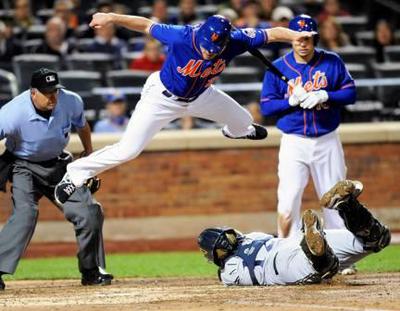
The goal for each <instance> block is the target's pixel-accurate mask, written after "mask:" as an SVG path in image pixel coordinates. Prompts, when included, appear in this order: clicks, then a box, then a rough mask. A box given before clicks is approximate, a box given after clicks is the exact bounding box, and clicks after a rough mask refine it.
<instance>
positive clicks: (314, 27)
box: [289, 14, 319, 45]
mask: <svg viewBox="0 0 400 311" xmlns="http://www.w3.org/2000/svg"><path fill="white" fill-rule="evenodd" d="M289 29H291V30H294V31H310V32H315V33H316V34H315V36H314V44H315V45H317V44H318V40H319V34H318V24H317V22H316V20H315V19H313V18H312V17H311V16H310V15H306V14H301V15H297V16H296V17H294V18H293V19H291V20H290V22H289Z"/></svg>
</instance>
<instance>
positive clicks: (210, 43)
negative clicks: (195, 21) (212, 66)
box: [196, 15, 232, 54]
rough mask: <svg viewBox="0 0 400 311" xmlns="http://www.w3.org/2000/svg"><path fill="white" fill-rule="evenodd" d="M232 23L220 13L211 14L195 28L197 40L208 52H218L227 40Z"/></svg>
mask: <svg viewBox="0 0 400 311" xmlns="http://www.w3.org/2000/svg"><path fill="white" fill-rule="evenodd" d="M231 29H232V25H231V22H230V21H229V20H228V19H227V18H226V17H224V16H222V15H212V16H210V17H209V18H207V20H206V21H205V22H204V23H203V24H202V25H201V26H200V28H199V29H198V30H197V34H196V37H197V42H198V44H199V46H201V47H203V48H204V49H205V50H207V51H208V52H210V53H215V54H219V53H221V51H222V50H223V48H224V47H225V46H226V45H227V43H228V41H229V36H230V33H231Z"/></svg>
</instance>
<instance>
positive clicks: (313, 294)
mask: <svg viewBox="0 0 400 311" xmlns="http://www.w3.org/2000/svg"><path fill="white" fill-rule="evenodd" d="M399 252H400V246H398V245H394V246H390V247H388V248H387V249H385V250H384V251H382V252H381V253H378V254H373V255H371V256H369V257H367V258H365V259H364V260H362V261H361V262H360V263H359V264H358V266H357V267H358V269H359V272H358V274H356V275H355V276H337V277H335V278H334V279H333V281H332V282H331V283H327V284H321V285H308V286H285V287H283V286H274V287H239V288H228V287H224V286H222V285H220V284H219V282H218V279H217V277H216V269H215V267H214V265H211V264H208V263H207V262H206V261H205V260H204V258H203V257H202V255H201V254H200V252H171V253H141V254H116V255H109V256H108V269H109V270H110V271H112V272H113V273H114V275H115V281H114V283H113V285H111V286H107V287H82V286H80V282H79V273H78V271H77V269H76V260H75V258H73V257H62V258H49V259H25V260H23V261H22V262H21V265H20V268H19V270H18V271H17V273H16V274H15V275H14V276H13V277H6V278H5V281H6V284H7V290H6V291H5V292H2V293H1V294H0V308H1V310H5V311H8V310H13V311H14V310H39V311H44V310H69V311H75V310H119V311H124V310H300V311H302V310H400V258H399V256H398V254H399ZM44 278H47V279H44Z"/></svg>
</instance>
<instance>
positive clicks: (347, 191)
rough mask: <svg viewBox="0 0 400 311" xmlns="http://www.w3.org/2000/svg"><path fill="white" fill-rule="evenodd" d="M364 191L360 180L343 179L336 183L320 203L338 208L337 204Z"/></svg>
mask: <svg viewBox="0 0 400 311" xmlns="http://www.w3.org/2000/svg"><path fill="white" fill-rule="evenodd" d="M362 191H363V184H362V183H361V182H360V181H358V180H342V181H339V182H337V183H336V185H334V186H333V187H332V188H331V189H330V190H329V191H328V192H326V193H325V194H324V195H323V196H322V198H321V200H320V201H319V203H320V205H321V206H322V207H325V208H329V209H336V208H337V206H338V205H339V204H340V203H342V202H344V201H347V200H349V199H350V198H351V197H353V198H357V197H358V196H359V195H360V194H361V192H362Z"/></svg>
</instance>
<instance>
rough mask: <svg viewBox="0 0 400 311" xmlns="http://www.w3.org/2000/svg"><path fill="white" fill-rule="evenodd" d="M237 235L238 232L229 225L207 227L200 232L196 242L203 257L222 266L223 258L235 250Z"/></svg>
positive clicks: (238, 235)
mask: <svg viewBox="0 0 400 311" xmlns="http://www.w3.org/2000/svg"><path fill="white" fill-rule="evenodd" d="M239 237H240V234H239V233H238V232H237V231H236V230H235V229H232V228H229V227H222V228H221V227H215V228H207V229H205V230H203V231H202V232H201V233H200V235H199V237H198V239H197V243H198V245H199V247H200V250H201V251H202V252H203V253H204V257H206V258H207V259H208V260H209V261H212V262H213V263H215V264H216V265H217V266H220V267H222V266H223V262H224V259H226V258H227V257H228V256H230V255H231V254H232V253H233V252H234V251H235V250H236V248H237V246H238V243H239Z"/></svg>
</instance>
